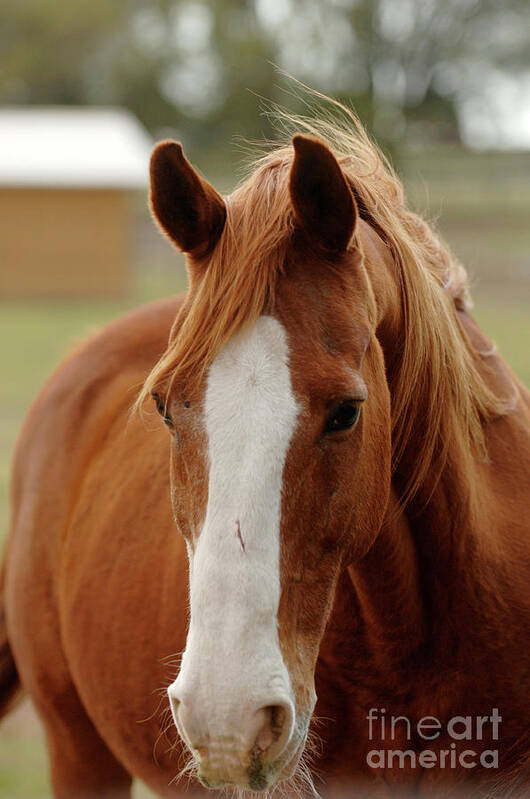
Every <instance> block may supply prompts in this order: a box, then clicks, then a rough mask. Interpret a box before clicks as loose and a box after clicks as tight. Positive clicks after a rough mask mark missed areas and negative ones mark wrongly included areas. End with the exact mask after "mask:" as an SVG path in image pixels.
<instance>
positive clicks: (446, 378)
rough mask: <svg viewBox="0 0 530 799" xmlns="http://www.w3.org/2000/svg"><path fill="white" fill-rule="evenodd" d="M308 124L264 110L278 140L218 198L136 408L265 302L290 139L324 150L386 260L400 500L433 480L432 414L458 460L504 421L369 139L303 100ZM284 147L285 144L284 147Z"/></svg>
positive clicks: (205, 358)
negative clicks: (219, 206)
mask: <svg viewBox="0 0 530 799" xmlns="http://www.w3.org/2000/svg"><path fill="white" fill-rule="evenodd" d="M311 98H312V99H313V107H314V103H315V102H319V107H318V116H314V115H313V114H311V116H303V115H294V114H290V113H288V112H286V111H285V110H283V109H281V108H275V109H274V118H275V120H276V122H277V124H278V126H279V128H280V129H281V133H282V135H283V136H284V137H285V142H286V143H284V144H282V143H280V144H279V145H276V146H274V147H273V148H272V149H271V150H270V151H269V152H266V153H265V154H264V155H263V154H262V155H260V157H258V158H257V159H255V160H254V162H253V163H252V165H251V170H250V172H249V176H248V177H247V178H246V179H245V180H244V181H243V182H242V183H241V184H240V185H239V186H238V187H237V188H236V189H235V191H234V192H233V193H232V194H231V195H230V196H229V197H228V198H227V221H226V225H225V228H224V231H223V233H222V235H221V238H220V240H219V243H218V244H217V246H216V248H215V250H214V252H213V253H212V256H211V258H210V262H209V265H208V268H207V269H206V270H204V273H203V274H202V276H201V277H200V278H198V279H197V280H196V281H195V282H194V284H193V285H192V287H191V288H190V292H189V293H188V296H187V299H186V302H185V304H184V307H183V309H182V311H181V314H180V315H179V317H178V318H177V320H176V323H175V326H174V329H173V332H172V334H171V337H170V341H169V345H168V347H167V350H166V352H165V353H164V355H163V356H162V357H161V359H160V360H159V362H158V363H157V364H156V365H155V367H154V368H153V370H152V372H151V373H150V374H149V376H148V377H147V380H146V381H145V384H144V386H143V388H142V391H141V393H140V396H139V398H138V402H137V407H141V406H142V404H143V402H144V401H145V399H146V398H147V397H148V395H149V394H150V393H151V392H152V391H155V390H156V389H157V387H158V386H160V385H161V384H165V385H166V386H167V384H168V383H169V385H171V384H172V383H173V382H174V380H175V379H177V378H178V379H179V380H183V381H186V382H188V384H189V383H195V381H197V380H198V379H200V378H201V377H202V376H203V375H204V372H205V370H206V369H207V367H208V366H209V364H210V363H211V362H212V360H213V358H214V357H215V355H216V354H217V353H218V352H219V351H220V350H221V348H222V347H223V345H224V344H225V343H226V342H227V341H228V340H229V339H230V338H231V337H232V336H233V335H234V334H235V333H237V332H238V331H240V330H241V329H242V328H243V326H245V325H251V324H252V323H254V322H255V321H256V320H257V318H258V317H259V316H260V314H261V313H262V312H263V310H264V308H266V307H267V306H268V304H269V303H272V302H273V301H274V293H275V287H276V284H277V281H278V276H279V275H280V274H281V272H282V269H283V265H284V261H285V255H286V250H287V246H288V244H289V240H290V237H291V234H292V231H293V229H294V215H293V211H292V208H291V203H290V198H289V185H288V183H289V171H290V167H291V164H292V160H293V148H292V146H291V144H290V139H291V136H292V133H294V132H304V133H308V134H310V135H312V136H316V137H317V138H319V139H320V140H321V141H323V142H324V143H326V144H327V145H328V146H329V147H330V149H331V150H332V151H333V152H334V154H335V156H336V157H337V158H338V160H339V162H340V163H341V166H342V168H343V170H344V172H345V174H346V175H347V177H348V179H349V181H350V184H351V186H352V189H353V191H354V194H355V197H356V199H357V203H358V205H359V210H360V214H361V216H362V217H363V218H364V219H365V220H366V221H367V222H368V224H369V225H370V226H371V227H372V228H373V229H374V230H375V231H376V232H377V233H378V234H379V235H380V237H381V238H382V239H383V241H384V242H385V243H386V245H387V246H388V247H389V249H390V251H391V252H392V255H393V257H394V260H395V263H396V265H397V268H398V272H399V275H400V280H401V293H402V303H403V314H404V336H403V340H404V348H403V351H402V353H401V357H400V360H401V368H400V370H399V374H398V376H397V380H396V383H395V384H394V385H393V386H392V387H391V388H392V428H393V439H392V440H393V459H394V464H396V465H397V464H398V463H399V462H400V460H401V457H402V455H403V452H404V450H405V447H406V444H407V441H408V440H409V438H410V436H411V434H412V430H413V427H414V426H415V425H416V424H417V420H418V419H419V418H421V419H422V423H421V427H422V430H424V431H425V439H424V442H423V447H422V451H421V453H419V456H418V458H417V460H416V462H415V464H414V467H413V473H412V474H410V475H409V479H408V483H407V486H406V489H405V492H404V493H405V496H404V499H406V500H408V499H410V498H411V497H412V496H413V495H414V494H415V493H416V492H417V491H418V489H419V488H420V486H421V485H422V484H423V482H424V480H425V477H426V476H427V474H428V472H429V471H430V470H433V469H434V470H435V471H436V472H437V473H439V472H440V471H441V468H442V466H443V463H444V462H445V460H446V457H447V452H448V448H449V444H450V436H449V435H447V430H445V433H446V434H445V435H444V422H443V419H444V414H447V413H448V409H449V408H450V407H452V409H453V410H454V417H455V418H456V419H457V423H458V425H459V427H460V429H461V431H462V433H463V437H464V442H465V446H466V449H467V451H468V453H469V454H471V453H477V452H478V453H482V454H484V452H485V444H484V433H483V427H482V423H483V421H484V420H487V419H490V418H492V417H493V416H496V415H499V414H500V413H503V412H505V410H506V403H504V402H503V401H502V400H500V399H499V398H497V397H496V396H495V395H494V394H493V393H492V391H491V390H490V389H489V388H488V386H487V385H486V383H485V382H484V380H483V378H482V376H481V374H480V371H479V370H478V368H477V358H478V355H477V353H475V352H474V350H473V347H472V346H471V344H470V342H469V339H468V337H467V336H466V334H465V333H464V331H463V329H462V327H461V325H460V323H459V321H458V318H457V310H458V309H464V308H466V307H468V305H469V295H468V279H467V274H466V271H465V270H464V268H463V267H462V265H461V264H460V263H459V262H458V261H457V260H456V259H455V258H454V257H453V256H452V255H451V253H450V252H449V250H448V249H447V247H445V246H444V245H443V244H442V243H441V241H440V239H439V237H438V236H437V235H436V234H435V233H434V231H433V229H432V228H431V227H430V226H429V225H428V224H427V223H426V222H425V221H424V220H423V219H422V218H421V217H420V216H418V215H417V214H415V213H414V212H412V211H411V210H410V209H409V208H408V207H407V204H406V201H405V195H404V191H403V186H402V184H401V182H400V180H399V178H398V177H397V176H396V174H395V173H394V171H393V169H392V167H391V166H390V164H389V163H388V161H387V160H386V159H385V157H384V156H383V155H382V154H381V152H380V151H379V150H378V148H377V146H376V145H375V144H374V143H373V142H372V141H371V140H370V138H369V137H368V135H367V133H366V131H365V130H364V128H363V126H362V124H361V122H360V121H359V119H358V118H357V116H356V115H355V113H354V112H353V111H352V110H351V109H349V108H347V107H346V106H344V105H342V104H341V103H338V102H337V101H334V100H331V99H329V98H327V97H324V96H323V95H320V94H318V93H317V92H311ZM287 142H289V143H287Z"/></svg>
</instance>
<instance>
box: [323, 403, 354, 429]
mask: <svg viewBox="0 0 530 799" xmlns="http://www.w3.org/2000/svg"><path fill="white" fill-rule="evenodd" d="M360 413H361V408H360V406H359V405H356V404H354V403H353V402H351V401H347V402H342V403H341V404H340V405H337V407H336V408H333V410H332V411H331V413H330V414H329V416H328V418H327V419H326V433H337V432H339V431H340V430H349V429H350V427H353V425H354V424H355V422H356V421H357V419H358V418H359V414H360Z"/></svg>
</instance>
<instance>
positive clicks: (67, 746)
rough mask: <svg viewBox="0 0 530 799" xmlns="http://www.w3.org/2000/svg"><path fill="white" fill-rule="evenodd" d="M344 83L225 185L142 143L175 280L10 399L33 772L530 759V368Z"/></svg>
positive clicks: (11, 653)
mask: <svg viewBox="0 0 530 799" xmlns="http://www.w3.org/2000/svg"><path fill="white" fill-rule="evenodd" d="M343 111H344V114H345V115H346V118H345V119H344V118H342V117H341V120H342V121H341V120H338V121H336V122H333V121H330V119H329V118H328V117H323V118H322V119H321V120H319V119H318V118H316V119H309V118H308V117H293V119H292V123H293V129H292V131H291V134H290V135H289V138H288V139H286V141H285V142H283V143H282V142H279V143H278V144H277V145H276V146H275V147H274V148H272V149H270V150H269V151H267V152H265V154H261V155H260V156H259V158H257V159H256V161H255V163H254V164H253V167H252V169H251V170H250V172H249V174H248V176H247V178H246V179H244V180H243V181H242V182H241V183H240V184H239V185H238V187H237V188H236V189H235V190H234V191H233V192H232V193H231V194H230V195H229V196H226V197H222V196H221V195H220V194H219V193H218V192H217V191H216V190H215V189H214V188H213V186H212V185H211V184H210V183H209V182H208V181H207V180H206V179H205V178H203V177H202V176H201V175H200V174H199V173H198V172H197V171H196V170H195V169H194V167H193V166H192V165H191V164H190V163H189V162H188V160H187V159H186V157H185V156H184V153H183V150H182V147H181V145H180V144H178V143H176V142H174V141H165V142H162V143H160V144H158V145H157V146H156V148H155V149H154V151H153V154H152V158H151V165H150V186H151V188H150V205H151V209H152V213H153V216H154V218H155V220H156V222H157V224H158V226H159V227H160V228H161V230H162V231H163V233H164V234H165V235H166V236H167V237H169V239H170V241H171V242H172V243H173V244H174V245H175V246H176V247H177V248H178V249H179V250H181V251H182V252H184V253H186V260H187V269H188V275H189V289H188V291H187V293H186V295H185V296H179V297H176V298H175V297H173V298H169V299H164V300H161V301H158V302H155V303H153V304H150V305H147V306H145V307H142V308H140V309H138V310H135V311H133V312H132V313H129V314H128V315H126V316H124V317H123V318H121V319H119V320H118V321H116V322H114V323H112V324H110V325H109V326H107V327H105V328H104V329H103V330H101V331H100V332H99V333H97V334H96V335H95V336H93V337H92V338H91V339H90V340H88V341H86V342H84V343H83V344H82V345H81V346H79V347H78V348H77V350H75V351H74V352H72V353H71V354H70V355H69V356H68V357H67V358H66V360H65V361H64V362H63V363H62V364H61V365H60V366H59V368H58V369H57V371H56V372H55V374H54V375H53V376H52V377H51V379H50V380H49V382H48V383H47V384H46V385H45V387H44V388H43V389H42V391H41V393H40V394H39V396H38V397H37V399H36V400H35V402H34V404H33V406H32V408H31V409H30V411H29V413H28V415H27V418H26V420H25V422H24V425H23V427H22V430H21V432H20V436H19V439H18V444H17V448H16V453H15V458H14V465H13V476H12V491H11V507H12V520H11V528H10V535H9V538H8V543H7V548H6V553H5V560H4V566H3V577H2V580H3V610H2V616H1V623H0V642H1V644H2V649H1V653H2V654H1V659H0V696H1V698H2V711H3V712H4V713H6V712H7V710H8V709H9V708H10V707H11V706H12V705H13V703H14V701H15V700H16V698H17V696H19V695H20V694H21V692H24V693H25V694H28V695H29V696H30V697H31V699H32V701H33V703H34V705H35V707H36V709H37V711H38V714H39V716H40V718H41V720H42V723H43V726H44V729H45V734H46V740H47V747H48V755H49V764H50V771H51V783H52V786H53V791H54V796H55V797H57V799H63V798H64V799H66V798H67V797H68V799H70V798H71V797H76V799H77V798H78V797H82V798H83V799H88V798H89V797H90V798H93V797H122V798H123V797H129V796H130V789H131V781H132V779H133V778H141V779H142V780H143V781H144V782H145V783H147V785H148V786H150V787H151V789H152V790H153V791H155V792H156V793H158V794H159V795H160V796H166V797H177V796H183V795H186V796H188V795H189V796H203V795H207V794H208V792H209V791H210V792H211V791H213V792H214V794H216V795H220V794H223V793H224V792H226V791H230V790H232V789H233V790H236V791H237V790H239V791H243V792H245V791H250V792H258V793H259V792H265V793H267V792H272V793H274V792H275V791H279V792H280V794H279V795H285V796H295V795H296V796H312V795H315V792H317V793H319V794H320V795H322V796H325V797H351V796H354V795H359V796H364V797H365V796H368V795H372V794H373V795H375V796H378V797H382V796H400V795H411V794H413V795H415V796H433V797H442V796H443V797H446V796H454V795H462V796H477V797H486V796H488V797H490V796H516V795H519V792H520V791H521V792H524V790H525V786H526V790H528V786H529V784H530V754H529V753H530V737H529V734H528V730H529V728H530V703H529V701H528V697H529V695H530V645H529V644H530V633H529V629H530V626H529V621H530V580H529V578H530V537H529V524H528V496H529V494H528V489H529V474H530V395H529V393H528V391H527V390H526V389H525V388H524V387H523V385H522V384H521V383H520V382H519V381H518V379H517V378H516V377H515V375H514V374H513V373H512V372H511V371H510V369H509V367H508V366H507V365H506V363H505V362H504V361H503V359H502V358H501V356H500V355H499V353H498V352H497V351H496V349H495V347H494V346H492V344H491V343H490V341H489V340H488V339H487V337H486V336H485V334H484V333H483V332H482V331H481V329H480V328H479V327H478V326H477V324H476V323H475V322H474V321H473V318H472V316H471V313H470V300H469V293H468V281H467V275H466V272H465V270H464V268H463V267H462V265H461V264H460V263H459V262H458V261H457V260H456V258H455V257H454V256H453V255H452V254H451V253H450V251H449V249H448V248H447V247H446V246H445V245H444V244H443V243H442V242H441V240H440V238H439V236H438V235H437V234H436V233H435V231H434V230H433V228H432V227H431V226H430V225H429V224H428V223H427V222H426V221H424V220H423V219H422V218H420V216H419V215H417V214H416V213H414V212H413V211H412V210H410V209H409V207H408V206H407V203H406V200H405V196H404V191H403V188H402V185H401V183H400V181H399V179H398V178H397V176H396V175H395V173H394V172H393V170H392V168H391V166H390V164H389V163H388V162H387V161H386V160H385V158H384V157H383V156H382V155H381V154H380V152H379V150H378V149H377V147H376V145H374V144H373V143H372V141H371V140H370V138H369V137H368V135H367V134H366V133H365V131H364V130H363V128H362V126H361V123H360V122H359V121H358V120H357V118H356V117H355V116H354V115H353V112H350V111H348V110H346V109H343ZM293 132H294V136H293V135H292V134H293ZM291 136H292V138H291ZM139 387H141V389H140V390H139ZM153 401H154V407H153V405H149V403H152V402H153ZM155 410H156V411H158V414H159V415H158V414H157V413H155ZM168 458H169V468H168ZM521 795H522V794H521ZM525 795H526V794H525Z"/></svg>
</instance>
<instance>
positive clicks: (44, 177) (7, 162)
mask: <svg viewBox="0 0 530 799" xmlns="http://www.w3.org/2000/svg"><path fill="white" fill-rule="evenodd" d="M151 146H152V141H151V139H150V137H149V134H148V133H147V131H146V130H145V128H143V127H142V125H141V124H140V122H139V121H138V120H137V118H136V117H135V116H134V115H133V114H131V113H130V112H129V111H126V110H125V109H122V108H71V107H70V108H68V107H66V108H62V107H53V106H50V107H46V106H33V107H27V108H6V107H4V108H0V185H2V186H54V187H59V186H64V187H67V186H69V187H87V188H101V187H103V188H131V189H134V188H144V187H145V186H146V185H147V181H148V165H149V155H150V150H151Z"/></svg>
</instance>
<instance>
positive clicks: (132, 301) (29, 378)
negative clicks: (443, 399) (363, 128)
mask: <svg viewBox="0 0 530 799" xmlns="http://www.w3.org/2000/svg"><path fill="white" fill-rule="evenodd" d="M433 163H434V166H433ZM502 163H504V167H503V166H502ZM463 164H465V168H464V166H463ZM506 164H508V166H509V168H508V167H507V166H506ZM404 169H405V173H406V174H407V175H408V176H409V185H410V192H411V195H412V198H413V201H414V203H415V205H416V206H417V207H421V208H427V207H428V208H429V210H430V215H431V216H439V217H440V219H439V222H440V227H441V229H442V231H443V233H444V234H445V236H446V238H447V239H448V240H449V241H450V242H451V244H452V245H453V247H454V249H455V250H456V252H457V253H458V254H459V256H460V257H461V259H462V260H463V261H464V262H465V263H466V264H468V265H469V266H470V271H471V274H472V276H473V285H474V287H475V291H474V293H475V297H476V304H475V311H474V315H475V317H476V318H477V320H478V321H479V323H480V324H481V325H482V326H483V328H484V330H485V331H486V332H487V333H488V334H489V335H490V337H491V338H493V339H494V340H495V341H496V343H497V345H498V347H499V349H500V351H501V352H502V353H503V354H504V356H505V357H506V359H507V360H508V362H509V363H510V364H511V366H512V367H513V368H514V370H515V371H516V373H518V375H519V376H520V377H521V378H522V379H523V380H524V381H526V382H527V383H530V359H529V355H528V351H529V341H530V315H529V303H528V286H529V278H530V230H529V227H528V221H527V220H528V213H529V209H530V190H529V188H528V187H529V185H530V181H529V180H528V176H529V170H530V160H529V158H528V157H527V156H524V157H523V156H521V157H520V158H519V160H517V159H510V157H509V158H508V161H506V160H505V161H504V162H500V161H499V160H498V159H493V160H492V159H490V160H488V159H487V158H485V157H479V158H478V160H477V159H475V160H473V159H469V158H467V159H465V160H464V161H462V159H461V156H459V155H458V154H449V155H447V156H446V157H445V158H439V157H438V158H437V159H434V161H433V159H432V158H429V155H428V154H424V155H423V156H418V157H416V158H414V159H410V160H409V161H408V162H407V161H405V162H404ZM466 170H467V172H466ZM475 173H476V174H475ZM419 174H423V175H424V176H425V180H423V179H419V177H418V175H419ZM473 175H474V177H473ZM470 176H471V177H470ZM184 282H185V281H184V272H183V270H182V267H181V264H179V265H177V266H176V267H175V270H174V271H167V270H159V271H154V272H153V271H147V270H146V271H145V272H141V273H139V275H137V277H136V279H135V284H134V288H133V290H132V292H131V294H130V295H129V296H127V297H125V298H123V299H122V300H119V301H117V300H114V301H110V300H109V301H97V302H95V301H88V300H86V301H82V302H81V301H79V302H76V303H72V302H71V303H69V304H60V303H50V302H37V301H34V302H26V303H7V302H4V303H1V304H0V364H1V370H2V382H1V383H0V542H1V540H2V539H3V537H4V535H5V533H6V531H7V516H8V507H7V486H8V478H9V463H10V457H11V452H12V448H13V445H14V442H15V439H16V435H17V430H18V427H19V425H20V422H21V420H22V418H23V416H24V414H25V413H26V411H27V409H28V407H29V405H30V403H31V401H32V398H33V397H34V396H35V393H36V392H37V391H38V389H39V387H40V386H41V385H42V383H43V382H44V380H45V379H46V377H47V375H49V373H50V371H51V370H52V369H53V367H54V365H55V364H56V363H57V362H58V361H59V360H60V359H61V357H62V356H63V355H64V354H65V353H66V352H67V351H68V350H69V349H70V348H71V347H72V345H73V344H75V342H76V341H78V340H79V339H81V338H83V337H85V336H86V335H87V334H88V333H90V332H91V331H93V330H95V329H97V328H98V327H99V326H101V325H102V324H104V323H105V322H107V321H109V320H111V319H113V318H115V317H116V316H117V315H119V314H120V313H122V312H123V311H125V310H128V309H129V308H132V307H135V306H136V305H139V304H140V303H142V302H145V301H147V300H150V299H153V298H155V297H157V296H168V295H170V294H172V293H176V292H177V291H179V290H181V289H182V288H183V286H184ZM135 790H136V793H137V796H147V795H148V793H147V792H146V791H145V789H143V788H142V786H137V787H136V789H135ZM48 796H49V788H48V782H47V776H46V759H45V754H44V747H43V741H42V735H41V733H40V729H39V727H38V725H37V723H36V721H35V717H34V715H33V713H32V711H31V709H30V708H29V707H28V706H27V705H23V706H22V707H21V708H20V709H19V710H18V711H17V712H16V713H15V714H13V716H12V717H11V718H9V719H8V720H7V721H6V722H5V723H4V725H3V726H2V727H0V799H44V797H48Z"/></svg>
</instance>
